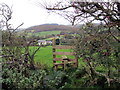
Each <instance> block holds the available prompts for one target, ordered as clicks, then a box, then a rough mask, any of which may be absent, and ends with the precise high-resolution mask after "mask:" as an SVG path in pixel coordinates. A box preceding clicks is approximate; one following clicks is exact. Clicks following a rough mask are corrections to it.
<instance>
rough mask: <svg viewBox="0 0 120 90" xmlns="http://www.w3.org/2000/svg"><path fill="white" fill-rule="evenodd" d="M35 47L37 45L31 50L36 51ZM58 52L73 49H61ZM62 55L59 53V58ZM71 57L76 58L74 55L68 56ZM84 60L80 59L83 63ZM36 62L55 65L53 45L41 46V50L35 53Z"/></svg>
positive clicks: (50, 65)
mask: <svg viewBox="0 0 120 90" xmlns="http://www.w3.org/2000/svg"><path fill="white" fill-rule="evenodd" d="M35 48H37V47H31V52H32V50H33V51H34V50H35ZM57 51H58V52H72V51H73V50H70V49H65V50H63V49H61V50H59V49H58V50H57ZM61 57H62V55H58V56H57V58H61ZM67 57H69V58H74V56H67ZM81 61H82V60H79V62H80V63H81ZM35 62H39V63H41V64H46V65H47V66H49V67H52V66H53V58H52V46H47V47H41V48H40V50H39V51H38V52H37V53H36V55H35Z"/></svg>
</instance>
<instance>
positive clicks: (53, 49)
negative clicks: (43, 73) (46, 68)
mask: <svg viewBox="0 0 120 90" xmlns="http://www.w3.org/2000/svg"><path fill="white" fill-rule="evenodd" d="M54 46H56V40H55V38H54V39H53V40H52V47H54ZM52 51H53V53H54V52H56V49H55V48H52ZM54 58H56V55H55V54H53V59H54ZM54 63H56V61H54V60H53V65H54ZM54 68H55V69H57V66H55V65H54Z"/></svg>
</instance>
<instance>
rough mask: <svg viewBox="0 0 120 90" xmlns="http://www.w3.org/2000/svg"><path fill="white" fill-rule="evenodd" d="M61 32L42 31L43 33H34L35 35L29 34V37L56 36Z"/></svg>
mask: <svg viewBox="0 0 120 90" xmlns="http://www.w3.org/2000/svg"><path fill="white" fill-rule="evenodd" d="M60 32H61V31H43V32H36V33H29V35H35V36H41V37H42V36H47V35H52V34H54V35H56V34H60Z"/></svg>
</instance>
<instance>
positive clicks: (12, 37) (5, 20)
mask: <svg viewBox="0 0 120 90" xmlns="http://www.w3.org/2000/svg"><path fill="white" fill-rule="evenodd" d="M11 17H12V9H11V8H10V7H9V6H8V5H6V4H0V18H1V20H0V29H1V31H2V51H3V52H2V57H3V62H7V63H11V64H16V63H17V65H18V66H19V65H22V66H23V67H24V66H25V67H26V66H28V64H30V65H29V66H30V68H32V69H35V66H34V57H35V54H36V52H37V51H38V50H39V49H40V47H37V48H36V49H35V50H34V51H33V52H31V51H30V46H31V43H34V42H36V40H34V39H31V40H29V41H28V40H27V38H26V35H27V34H26V33H22V34H18V31H17V30H18V28H19V27H20V26H22V25H23V23H22V24H20V25H19V26H18V27H16V28H13V27H12V25H11V24H9V21H10V20H11Z"/></svg>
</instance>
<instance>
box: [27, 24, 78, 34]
mask: <svg viewBox="0 0 120 90" xmlns="http://www.w3.org/2000/svg"><path fill="white" fill-rule="evenodd" d="M78 29H79V28H77V27H73V26H68V25H58V24H42V25H36V26H32V27H29V28H27V29H26V30H27V31H32V32H42V31H76V30H78Z"/></svg>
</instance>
